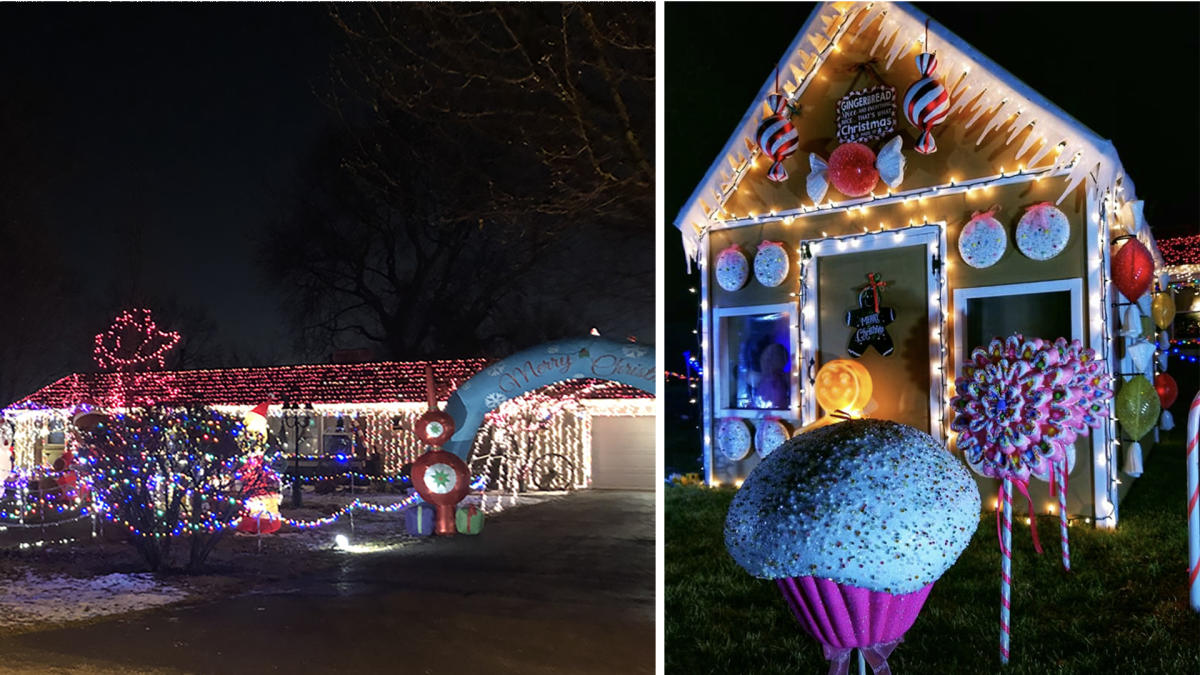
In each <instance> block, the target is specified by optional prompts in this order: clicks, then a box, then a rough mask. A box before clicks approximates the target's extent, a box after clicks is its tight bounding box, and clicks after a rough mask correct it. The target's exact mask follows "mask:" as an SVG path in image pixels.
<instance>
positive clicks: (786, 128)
mask: <svg viewBox="0 0 1200 675" xmlns="http://www.w3.org/2000/svg"><path fill="white" fill-rule="evenodd" d="M767 105H768V106H770V108H771V110H772V111H773V112H774V114H772V115H769V116H768V117H767V118H766V119H764V120H763V121H762V122H760V123H759V125H758V131H757V132H755V134H754V139H755V141H757V142H758V147H759V148H761V149H762V151H763V154H765V155H766V156H767V157H770V158H771V160H772V164H771V168H769V169H767V178H769V179H771V180H772V181H774V182H776V183H782V182H783V181H785V180H787V179H788V172H787V170H786V169H784V168H783V160H785V159H787V158H788V157H791V156H792V154H794V153H795V152H796V149H797V148H798V147H800V132H798V131H797V130H796V126H795V125H794V124H792V119H791V117H792V109H791V106H790V105H789V104H788V100H787V97H785V96H782V95H780V94H771V95H770V96H768V97H767Z"/></svg>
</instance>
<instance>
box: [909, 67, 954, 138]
mask: <svg viewBox="0 0 1200 675" xmlns="http://www.w3.org/2000/svg"><path fill="white" fill-rule="evenodd" d="M916 61H917V70H918V71H920V73H921V79H919V80H917V81H916V82H913V83H912V86H910V87H909V88H908V91H906V92H904V104H903V106H902V107H903V109H904V119H906V120H908V122H909V124H911V125H913V126H914V127H916V128H918V129H920V130H921V135H920V136H919V137H918V138H917V142H916V144H915V145H914V146H913V149H914V150H916V151H917V152H919V153H921V154H922V155H932V154H933V153H935V152H937V143H935V142H934V141H933V133H932V132H933V128H934V127H935V126H937V125H939V124H941V123H942V122H945V121H946V115H948V114H949V113H950V94H949V93H948V92H947V91H946V87H945V86H944V85H943V84H942V83H941V82H939V81H938V80H937V79H936V78H934V76H933V71H935V70H937V65H938V63H937V56H935V55H933V54H930V53H928V52H922V53H920V54H917V57H916Z"/></svg>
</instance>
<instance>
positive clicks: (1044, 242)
mask: <svg viewBox="0 0 1200 675" xmlns="http://www.w3.org/2000/svg"><path fill="white" fill-rule="evenodd" d="M1070 240H1071V223H1070V221H1068V220H1067V214H1065V213H1063V212H1062V211H1060V210H1059V209H1057V208H1056V207H1054V206H1053V205H1052V204H1051V203H1050V202H1042V203H1040V204H1034V205H1033V206H1030V207H1029V208H1028V209H1026V211H1025V214H1024V215H1022V216H1021V222H1019V223H1017V248H1018V249H1019V250H1020V251H1021V253H1024V254H1025V256H1026V257H1027V258H1030V259H1031V260H1039V261H1041V260H1050V259H1051V258H1053V257H1055V256H1057V255H1058V254H1059V253H1062V252H1063V249H1065V248H1066V247H1067V242H1069V241H1070Z"/></svg>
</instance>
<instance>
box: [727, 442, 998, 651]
mask: <svg viewBox="0 0 1200 675" xmlns="http://www.w3.org/2000/svg"><path fill="white" fill-rule="evenodd" d="M896 467H902V470H897V469H896ZM897 507H900V508H897ZM978 514H979V489H978V488H977V487H976V486H975V483H974V481H972V480H971V477H970V475H969V474H968V473H967V472H966V470H965V469H963V467H962V465H961V464H960V463H959V462H958V461H956V460H955V459H954V456H953V455H951V454H950V453H949V452H947V451H946V449H945V448H943V447H942V445H941V444H940V443H938V442H937V441H935V440H934V439H933V438H932V437H930V436H929V435H928V434H926V433H924V432H922V431H919V430H917V429H914V428H912V427H909V426H905V425H903V424H897V423H895V422H889V421H884V420H871V419H857V420H848V421H845V422H842V423H840V424H834V425H830V426H825V427H822V428H820V429H817V430H815V431H811V432H808V433H803V434H799V435H797V436H795V437H794V438H792V439H791V440H789V441H787V442H786V443H784V444H783V445H782V446H780V447H779V448H778V449H776V450H775V451H774V452H772V453H771V454H770V455H769V456H767V457H766V458H765V459H763V461H762V462H761V463H760V464H759V465H758V466H757V467H756V468H755V469H754V470H753V471H751V472H750V475H749V476H748V477H747V478H746V480H745V482H744V483H743V484H742V488H741V490H739V491H738V493H737V494H736V495H735V496H734V498H733V503H732V504H731V505H730V507H729V512H728V515H727V516H726V519H725V548H726V549H727V550H728V551H729V554H730V555H731V556H732V557H733V559H734V561H735V562H737V564H738V565H740V566H741V567H742V568H743V569H745V570H746V571H747V572H749V573H750V574H751V575H753V576H755V577H758V578H760V579H771V580H774V581H775V583H776V585H777V586H778V587H779V590H780V592H781V593H782V594H783V596H784V599H785V600H786V601H787V604H788V607H789V608H790V609H791V611H792V614H793V616H794V617H795V618H796V621H797V622H798V623H799V624H800V627H801V628H802V629H803V630H804V631H805V632H806V633H808V634H809V635H811V636H812V637H813V638H814V639H816V640H817V641H818V642H820V643H821V645H822V647H823V649H824V652H825V657H826V658H827V659H829V661H830V662H831V664H832V668H831V670H830V672H846V670H845V669H846V666H847V665H848V662H849V660H850V656H851V652H852V650H854V649H858V650H860V652H861V653H862V655H863V656H864V657H865V658H866V660H867V661H868V662H870V663H871V666H872V669H873V670H874V672H876V673H886V672H890V671H889V670H887V665H886V660H887V657H888V655H889V654H890V653H891V652H892V650H893V649H894V648H895V647H896V645H897V644H898V643H899V642H900V640H901V638H902V637H903V636H904V633H905V632H906V631H908V629H909V628H910V627H911V626H912V624H913V622H914V621H915V620H916V618H917V615H918V614H919V613H920V611H921V608H922V606H923V605H924V604H925V600H926V598H927V597H928V595H929V592H930V590H931V588H932V587H933V584H934V582H935V581H937V580H938V579H939V578H940V577H941V576H942V575H943V574H944V573H945V572H946V570H947V569H949V568H950V566H951V565H952V564H954V562H955V560H957V559H958V556H959V555H960V554H961V553H962V552H963V550H964V549H965V548H966V546H967V543H968V542H969V541H970V539H971V535H972V534H973V533H974V532H975V528H976V527H977V526H978V524H979V517H978Z"/></svg>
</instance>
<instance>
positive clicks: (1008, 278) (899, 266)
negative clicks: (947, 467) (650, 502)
mask: <svg viewBox="0 0 1200 675" xmlns="http://www.w3.org/2000/svg"><path fill="white" fill-rule="evenodd" d="M763 76H764V80H763V85H762V88H761V89H760V91H759V93H758V95H757V96H756V98H755V99H754V100H753V101H750V102H749V104H750V105H749V108H748V110H747V111H746V113H745V116H744V117H743V118H742V121H741V123H740V124H739V125H738V127H737V128H736V129H734V130H733V133H732V134H731V136H730V137H729V140H728V141H727V142H726V144H725V146H724V149H723V151H722V152H721V154H720V156H718V157H717V158H716V159H715V161H714V162H713V163H712V165H711V167H710V168H709V170H708V172H707V173H706V175H705V176H704V178H703V180H702V181H701V183H700V184H699V185H698V186H696V188H695V190H694V192H693V193H692V196H691V198H690V199H689V200H688V201H687V202H686V204H685V205H684V207H683V209H682V210H681V211H680V213H679V214H678V216H677V217H676V220H675V225H676V226H677V227H678V228H679V230H680V233H681V235H682V240H683V246H684V249H685V252H686V253H687V255H688V257H689V259H690V260H691V261H692V262H693V263H694V264H695V265H697V266H698V267H699V270H700V276H701V284H700V289H699V292H700V295H701V304H700V307H701V313H702V317H701V329H700V335H701V346H702V352H703V363H702V365H703V373H704V379H703V384H702V388H703V396H702V399H703V404H702V418H703V444H704V448H703V457H704V476H705V480H706V481H707V482H709V483H710V484H715V483H736V482H739V481H740V480H741V479H742V478H744V477H745V476H746V475H747V474H748V473H749V472H750V471H751V470H752V469H753V468H754V467H755V466H756V465H757V463H758V462H759V460H760V457H761V456H762V455H763V454H764V453H767V452H769V451H770V450H771V449H772V448H773V447H775V445H777V444H778V443H779V442H780V441H781V439H782V438H785V437H786V436H788V435H789V434H792V433H795V431H796V430H797V429H799V428H801V427H803V426H805V425H808V424H810V423H812V422H814V421H816V420H817V419H818V418H820V417H822V416H823V415H825V414H826V413H829V412H833V411H828V410H823V409H822V408H821V407H820V406H819V405H818V396H817V387H816V386H815V385H816V384H817V382H818V373H820V372H821V369H822V368H823V366H826V365H827V364H830V363H831V362H834V361H838V360H844V361H841V363H850V364H853V365H852V366H847V367H846V368H847V373H849V375H848V376H850V375H853V376H854V377H855V378H857V375H856V373H861V372H862V371H865V372H866V375H867V376H868V377H869V380H870V382H871V385H872V391H871V393H870V396H869V400H866V401H864V402H863V405H862V409H861V410H855V411H850V412H851V413H859V414H866V415H868V416H871V417H878V418H885V419H890V420H894V421H897V422H902V423H905V424H908V425H911V426H914V427H917V428H919V429H922V430H925V431H927V432H928V433H930V434H931V435H933V436H934V437H935V438H937V439H939V440H941V441H943V442H945V443H947V445H948V447H950V448H951V450H952V451H956V450H955V449H956V438H955V437H956V434H955V433H954V432H953V431H952V430H951V422H952V420H953V416H954V415H953V411H952V410H951V407H950V401H951V399H952V397H953V396H954V395H955V390H954V385H955V375H956V373H959V372H961V368H962V365H963V363H964V360H965V359H967V358H968V357H969V355H970V353H971V351H972V350H973V349H974V348H976V347H980V346H983V345H986V344H987V343H988V342H989V341H990V340H991V339H992V338H994V337H1005V336H1008V335H1012V334H1013V333H1021V334H1023V335H1026V336H1036V337H1040V338H1043V339H1046V340H1051V341H1052V340H1054V339H1056V338H1065V339H1066V340H1079V341H1080V342H1081V344H1082V345H1083V346H1084V347H1086V348H1091V349H1093V350H1095V352H1096V354H1097V356H1098V357H1099V358H1100V359H1103V360H1104V361H1105V362H1106V363H1107V365H1108V372H1109V373H1110V374H1111V376H1112V378H1113V379H1112V383H1113V385H1114V387H1116V388H1119V387H1120V386H1121V383H1122V382H1123V381H1124V380H1125V379H1129V378H1132V377H1134V376H1136V375H1138V374H1141V375H1143V376H1145V377H1147V378H1149V379H1151V380H1152V379H1153V378H1154V374H1155V371H1156V369H1157V368H1159V367H1160V366H1159V359H1157V358H1151V359H1145V358H1131V357H1130V356H1129V355H1128V354H1127V351H1126V346H1127V344H1133V343H1134V342H1137V343H1146V344H1149V345H1151V346H1152V347H1155V348H1156V347H1157V345H1158V344H1159V343H1160V342H1161V336H1159V335H1156V328H1155V326H1154V325H1152V324H1147V322H1145V321H1143V320H1142V317H1143V316H1145V317H1149V316H1151V308H1150V301H1151V297H1152V296H1153V293H1154V292H1155V291H1156V290H1157V288H1156V285H1157V284H1159V283H1162V284H1163V285H1164V286H1165V284H1166V282H1165V281H1161V282H1160V280H1159V273H1160V272H1161V270H1162V268H1163V261H1162V257H1161V255H1159V253H1158V251H1157V247H1156V245H1155V241H1154V237H1153V236H1152V234H1151V233H1150V230H1149V227H1148V226H1147V225H1146V223H1145V222H1144V221H1143V219H1142V215H1141V203H1140V202H1139V201H1138V197H1137V194H1136V192H1135V190H1134V185H1133V182H1132V180H1131V179H1130V177H1129V176H1128V175H1127V174H1126V173H1125V171H1124V170H1123V169H1122V166H1121V161H1120V158H1119V157H1118V155H1117V150H1116V148H1114V147H1113V145H1112V144H1111V143H1110V142H1109V141H1107V140H1105V139H1103V138H1100V137H1099V136H1097V135H1096V134H1095V133H1094V132H1092V131H1090V130H1089V129H1087V128H1086V127H1084V126H1083V125H1082V124H1080V123H1079V122H1077V121H1076V120H1074V119H1073V118H1072V117H1071V116H1070V115H1069V114H1068V113H1067V112H1064V111H1063V110H1061V109H1059V108H1058V107H1056V106H1055V105H1054V104H1053V103H1051V102H1050V101H1048V100H1047V99H1046V98H1044V97H1043V96H1041V95H1040V94H1038V93H1037V92H1035V91H1032V90H1031V89H1030V88H1029V87H1028V86H1026V85H1025V84H1023V83H1022V82H1020V81H1019V80H1017V79H1016V78H1015V77H1013V76H1012V75H1011V74H1009V73H1007V72H1005V71H1004V69H1003V68H1001V67H1000V66H999V65H997V64H996V63H994V62H992V61H991V60H990V59H988V58H987V57H986V56H984V55H982V54H980V53H979V52H977V51H976V50H975V49H973V48H972V47H971V46H970V45H968V44H966V43H965V42H963V41H962V40H961V39H960V38H958V37H957V36H955V35H954V34H953V33H951V32H950V31H948V30H947V29H946V28H945V27H943V26H941V25H939V24H938V23H937V21H935V20H932V19H930V17H928V16H926V15H925V14H923V13H922V12H920V11H918V10H917V9H915V8H914V7H912V6H911V5H908V4H905V3H884V2H874V3H856V2H836V3H825V4H821V5H818V7H817V8H816V9H815V10H814V11H813V13H812V14H811V15H810V17H809V18H808V20H807V22H806V23H805V24H804V26H803V28H802V29H801V30H800V32H799V34H798V35H797V36H796V38H795V39H794V40H793V42H792V43H791V44H790V45H789V46H788V48H787V50H786V52H784V53H783V55H782V56H781V57H780V59H779V62H778V67H777V69H770V70H769V72H764V73H763ZM1126 247H1128V248H1129V251H1126V252H1125V253H1121V252H1122V250H1123V249H1125V248H1126ZM1135 249H1136V250H1135ZM1134 253H1137V255H1136V256H1134V255H1133V254H1134ZM1131 257H1132V258H1134V259H1133V260H1132V262H1129V261H1127V260H1126V259H1127V258H1131ZM1114 259H1117V264H1114ZM1114 275H1115V276H1114ZM1126 277H1129V278H1136V281H1137V282H1138V285H1141V284H1143V283H1144V284H1145V286H1146V288H1145V289H1144V290H1142V292H1140V293H1139V292H1137V291H1132V292H1131V294H1133V295H1136V296H1137V297H1131V298H1126V297H1125V296H1124V295H1123V294H1122V293H1121V291H1120V290H1119V287H1120V288H1125V289H1129V288H1132V286H1130V285H1128V284H1124V283H1122V282H1123V281H1125V278H1126ZM1131 310H1136V311H1131ZM1130 323H1132V324H1135V325H1133V326H1132V327H1131V325H1129V324H1130ZM835 381H836V379H835ZM856 381H857V380H856ZM1114 400H1115V399H1114ZM1105 405H1107V406H1108V407H1109V410H1108V412H1109V413H1110V415H1109V419H1107V420H1106V421H1104V422H1103V423H1102V424H1101V425H1100V426H1099V427H1098V428H1095V429H1092V430H1091V433H1090V436H1087V437H1080V438H1079V439H1078V440H1077V441H1076V443H1075V446H1074V450H1075V451H1074V457H1073V458H1072V470H1071V472H1070V477H1071V481H1070V483H1069V492H1068V501H1067V505H1068V506H1067V508H1068V510H1069V512H1070V513H1071V515H1072V516H1074V517H1077V518H1078V519H1079V520H1081V521H1082V520H1084V519H1087V520H1088V521H1089V522H1093V521H1094V522H1095V523H1096V524H1097V525H1098V526H1101V527H1113V526H1115V525H1116V522H1117V517H1118V506H1117V505H1118V502H1119V499H1120V496H1121V495H1123V494H1124V493H1125V491H1126V490H1127V489H1128V488H1129V486H1130V484H1131V483H1132V482H1133V477H1134V475H1136V474H1137V473H1138V470H1137V468H1136V467H1135V466H1131V465H1130V464H1129V462H1131V461H1132V460H1134V459H1136V457H1133V456H1129V457H1127V454H1129V447H1128V446H1130V445H1132V440H1136V439H1131V438H1129V437H1128V435H1127V434H1126V433H1125V429H1124V428H1123V427H1122V426H1121V425H1119V424H1118V422H1117V421H1116V420H1115V419H1113V418H1115V417H1116V415H1115V411H1114V409H1113V406H1115V403H1114V402H1113V401H1108V402H1107V403H1106V404H1105ZM1141 441H1142V446H1143V447H1145V448H1147V451H1149V447H1150V446H1151V445H1152V438H1150V437H1147V438H1143V439H1141ZM1125 468H1130V469H1131V473H1125V471H1124V470H1123V469H1125ZM978 480H979V481H980V484H981V488H982V489H983V493H984V494H985V495H987V494H995V488H994V483H993V481H992V480H991V479H986V478H983V477H979V478H978ZM1030 490H1031V493H1032V496H1033V502H1034V504H1035V505H1036V507H1037V508H1038V509H1039V510H1041V511H1043V512H1044V511H1045V510H1048V509H1053V508H1054V506H1055V505H1056V504H1057V502H1055V501H1052V500H1051V499H1050V497H1049V495H1048V492H1047V486H1046V485H1045V484H1044V483H1035V484H1033V485H1031V486H1030ZM990 502H991V499H990V498H989V499H985V505H990Z"/></svg>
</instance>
